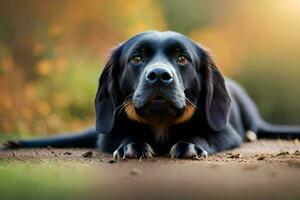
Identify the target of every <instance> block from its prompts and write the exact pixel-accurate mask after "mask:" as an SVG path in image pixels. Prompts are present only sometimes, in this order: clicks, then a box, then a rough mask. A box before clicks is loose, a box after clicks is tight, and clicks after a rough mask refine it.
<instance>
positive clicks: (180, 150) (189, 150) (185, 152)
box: [170, 142, 208, 159]
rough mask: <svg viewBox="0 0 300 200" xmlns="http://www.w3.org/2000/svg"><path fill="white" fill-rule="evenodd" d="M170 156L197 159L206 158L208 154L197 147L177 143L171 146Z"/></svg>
mask: <svg viewBox="0 0 300 200" xmlns="http://www.w3.org/2000/svg"><path fill="white" fill-rule="evenodd" d="M170 156H171V158H184V159H198V158H200V157H203V158H207V156H208V152H207V151H206V150H204V149H203V148H202V147H200V146H198V145H195V144H192V143H186V142H179V143H176V144H174V145H173V146H172V148H171V150H170Z"/></svg>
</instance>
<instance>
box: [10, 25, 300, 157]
mask: <svg viewBox="0 0 300 200" xmlns="http://www.w3.org/2000/svg"><path fill="white" fill-rule="evenodd" d="M155 70H156V71H155ZM151 72H153V73H154V72H155V73H154V75H153V73H152V77H150V79H151V80H150V82H149V78H148V75H149V74H150V73H151ZM128 105H132V106H133V110H134V111H135V112H133V113H131V114H132V115H129V114H128V113H130V112H131V111H128V110H126V109H128V108H129V107H127V106H128ZM187 108H191V109H192V110H193V108H195V109H194V112H193V114H192V115H189V117H187V118H185V119H184V120H178V119H181V118H180V117H181V116H185V115H186V116H188V114H189V113H188V112H186V111H187ZM95 109H96V129H91V130H88V131H85V132H82V133H80V134H79V135H68V136H61V137H55V138H46V139H41V140H29V141H24V140H21V141H16V142H12V141H10V142H8V143H6V146H8V147H46V146H52V147H96V146H97V148H99V149H100V150H101V151H106V152H111V153H113V154H114V156H115V158H138V157H141V156H142V157H152V156H153V155H170V156H171V157H175V158H191V157H198V156H206V155H207V154H211V153H214V152H218V151H223V150H227V149H231V148H235V147H238V146H239V145H240V144H241V143H242V142H243V141H244V140H245V137H246V132H247V131H253V132H255V133H257V135H258V137H267V138H274V137H281V138H299V137H300V128H299V127H289V126H279V125H270V124H268V123H266V122H264V120H262V119H261V117H260V115H259V113H258V111H257V108H256V106H255V104H254V103H253V101H252V100H251V99H250V98H249V97H248V95H247V94H246V92H245V91H244V90H243V89H242V88H241V87H240V86H239V85H238V84H237V83H235V82H234V81H232V80H229V79H225V78H224V77H223V76H222V74H221V72H220V71H219V69H218V67H217V66H216V64H215V62H214V61H213V59H212V57H211V56H210V54H209V53H208V51H207V50H206V49H204V48H203V47H201V46H199V45H197V44H196V43H195V42H193V41H191V40H190V39H189V38H187V37H185V36H183V35H181V34H179V33H175V32H156V31H151V32H145V33H141V34H138V35H136V36H134V37H132V38H131V39H129V40H128V41H126V42H124V43H123V44H121V45H120V46H119V47H118V48H116V49H115V50H114V51H113V53H112V55H111V57H110V58H109V61H108V62H107V64H106V66H105V67H104V69H103V72H102V74H101V76H100V79H99V88H98V91H97V95H96V98H95ZM186 113H188V114H186ZM137 116H138V117H137Z"/></svg>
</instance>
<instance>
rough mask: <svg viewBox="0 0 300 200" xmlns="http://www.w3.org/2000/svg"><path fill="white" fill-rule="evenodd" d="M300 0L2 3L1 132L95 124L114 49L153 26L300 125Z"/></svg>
mask: <svg viewBox="0 0 300 200" xmlns="http://www.w3.org/2000/svg"><path fill="white" fill-rule="evenodd" d="M299 17H300V3H299V1H297V0H286V1H284V0H274V1H268V0H262V1H261V0H253V1H239V0H229V1H221V0H213V1H204V0H201V1H193V0H187V1H179V0H172V1H171V0H145V1H140V2H138V3H137V2H136V1H133V0H129V1H121V0H112V1H104V0H100V1H96V0H88V1H72V0H64V1H58V0H53V1H44V0H42V1H40V0H26V1H16V0H0V118H1V121H0V132H1V133H6V134H28V135H35V134H39V135H40V134H50V133H55V132H62V131H68V130H77V129H80V128H83V127H85V126H88V125H91V124H93V123H94V109H93V108H94V105H93V100H94V95H95V91H96V88H97V82H98V77H99V74H100V72H101V70H102V66H103V65H104V63H105V60H106V59H107V57H108V55H109V52H110V49H111V48H113V47H114V46H116V45H117V44H118V43H119V42H121V41H123V40H124V39H126V38H128V37H129V36H131V35H133V34H136V33H138V32H141V31H146V30H149V29H158V30H168V29H171V30H174V31H179V32H182V33H184V34H186V35H188V36H190V37H191V38H192V39H194V40H195V41H196V42H199V43H201V44H202V45H204V46H206V47H208V48H210V49H211V51H212V52H213V54H214V56H215V59H216V61H217V63H218V64H219V67H220V68H221V70H222V71H223V72H224V73H225V74H226V75H228V76H230V77H233V78H235V79H237V80H238V81H239V82H240V83H241V84H242V85H243V86H244V87H245V88H246V89H247V91H248V92H249V94H250V95H251V96H252V97H253V98H254V100H255V102H256V103H257V104H258V106H259V108H260V110H261V113H262V115H263V116H264V117H265V118H266V119H268V120H269V121H272V122H277V123H278V122H282V123H300V114H299V113H300V104H299V103H298V102H299V100H300V88H299V87H298V85H299V83H300V78H299V75H300V68H299V66H300V60H299V58H300V37H299V35H300V22H299V20H298V19H299Z"/></svg>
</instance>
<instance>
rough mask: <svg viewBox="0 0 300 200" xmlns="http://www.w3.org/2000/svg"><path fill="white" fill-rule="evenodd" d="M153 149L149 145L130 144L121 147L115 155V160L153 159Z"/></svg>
mask: <svg viewBox="0 0 300 200" xmlns="http://www.w3.org/2000/svg"><path fill="white" fill-rule="evenodd" d="M154 154H155V153H154V151H153V148H152V147H151V146H150V145H149V144H147V143H142V144H140V143H129V144H127V145H124V146H121V147H119V148H118V149H117V150H115V152H114V153H113V156H114V159H138V158H152V157H153V155H154Z"/></svg>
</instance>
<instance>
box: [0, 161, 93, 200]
mask: <svg viewBox="0 0 300 200" xmlns="http://www.w3.org/2000/svg"><path fill="white" fill-rule="evenodd" d="M0 161H1V162H0V199H3V200H4V199H43V200H44V199H73V200H74V199H81V198H80V197H82V196H86V195H87V191H88V185H89V184H88V180H87V178H86V177H89V176H85V174H86V173H87V172H88V170H87V168H89V166H87V165H85V164H82V163H80V162H75V163H74V162H72V163H70V162H64V163H58V162H56V161H55V162H54V161H44V160H43V162H42V163H40V162H38V163H32V162H30V163H26V162H25V163H24V162H18V161H13V162H9V163H7V162H5V160H1V158H0Z"/></svg>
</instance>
